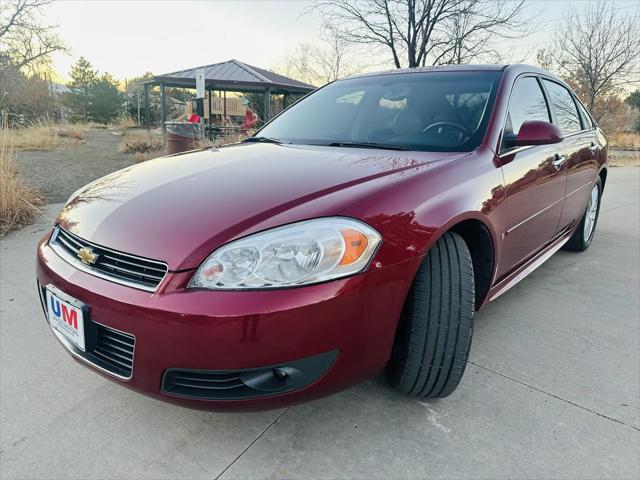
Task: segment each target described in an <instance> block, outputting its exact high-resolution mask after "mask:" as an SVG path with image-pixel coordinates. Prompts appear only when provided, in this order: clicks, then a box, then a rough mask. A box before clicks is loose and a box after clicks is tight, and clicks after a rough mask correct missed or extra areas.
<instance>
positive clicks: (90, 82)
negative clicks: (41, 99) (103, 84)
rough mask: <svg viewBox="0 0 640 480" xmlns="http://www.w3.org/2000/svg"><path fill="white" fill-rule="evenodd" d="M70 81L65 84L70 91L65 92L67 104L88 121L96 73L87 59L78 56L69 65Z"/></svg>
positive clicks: (96, 78)
mask: <svg viewBox="0 0 640 480" xmlns="http://www.w3.org/2000/svg"><path fill="white" fill-rule="evenodd" d="M70 76H71V82H69V83H68V84H67V87H68V88H69V90H70V92H69V93H68V94H67V103H68V105H69V106H70V107H71V108H72V109H73V110H74V111H76V112H78V113H79V115H80V117H81V118H82V119H84V121H85V122H88V121H89V109H90V106H91V102H92V100H93V89H94V87H95V85H96V82H97V81H98V73H97V72H96V71H95V70H94V69H93V66H92V65H91V63H89V61H88V60H87V59H85V58H84V57H80V60H78V61H77V62H76V64H75V65H74V66H73V67H71V73H70Z"/></svg>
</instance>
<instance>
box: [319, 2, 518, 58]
mask: <svg viewBox="0 0 640 480" xmlns="http://www.w3.org/2000/svg"><path fill="white" fill-rule="evenodd" d="M523 4H524V0H318V1H317V2H316V3H315V5H314V7H313V8H314V9H317V10H318V11H320V13H321V14H322V17H323V22H324V27H325V28H327V29H328V30H330V31H332V32H334V34H335V35H336V36H337V37H338V38H340V39H342V40H344V41H345V42H347V43H349V44H356V45H368V46H371V47H374V48H380V49H383V50H386V51H388V52H389V53H390V54H391V57H392V59H393V63H394V65H395V66H396V68H401V67H402V66H403V65H406V66H408V67H417V66H422V65H426V64H428V63H430V64H434V65H435V64H442V63H466V62H468V61H470V60H473V59H475V58H478V57H479V56H482V55H484V54H488V53H491V52H495V50H494V49H493V47H492V45H493V42H494V41H495V39H496V38H500V37H508V36H513V35H515V34H516V33H517V32H518V31H520V30H521V29H523V27H524V24H525V22H524V19H523V14H522V9H521V7H522V5H523Z"/></svg>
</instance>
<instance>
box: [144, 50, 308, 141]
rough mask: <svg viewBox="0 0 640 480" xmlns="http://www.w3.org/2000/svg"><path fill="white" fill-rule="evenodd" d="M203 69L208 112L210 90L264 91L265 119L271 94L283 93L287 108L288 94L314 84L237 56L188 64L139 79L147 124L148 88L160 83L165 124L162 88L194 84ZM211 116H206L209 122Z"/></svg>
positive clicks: (164, 114) (193, 85)
mask: <svg viewBox="0 0 640 480" xmlns="http://www.w3.org/2000/svg"><path fill="white" fill-rule="evenodd" d="M200 70H204V77H205V90H206V91H207V92H208V98H209V112H211V96H212V92H213V91H219V92H238V93H264V117H265V118H264V120H265V121H266V120H269V118H271V96H272V95H283V96H284V107H285V108H286V106H287V102H288V99H289V97H290V96H291V95H298V96H299V95H305V94H307V93H309V92H311V91H313V90H314V89H315V88H316V87H314V86H313V85H309V84H307V83H304V82H300V81H298V80H294V79H292V78H289V77H285V76H284V75H279V74H277V73H274V72H270V71H269V70H265V69H263V68H258V67H254V66H252V65H248V64H246V63H243V62H240V61H238V60H229V61H226V62H221V63H214V64H212V65H206V66H204V67H194V68H188V69H186V70H180V71H177V72H171V73H165V74H163V75H157V76H154V77H153V78H151V79H149V80H146V81H143V82H141V84H142V85H144V92H145V96H144V98H145V103H144V104H145V120H146V124H147V128H149V127H150V123H151V122H150V106H149V88H150V87H152V86H159V87H160V118H161V123H162V128H163V130H164V128H165V121H166V107H165V101H166V96H165V88H166V87H174V88H192V89H195V88H196V72H197V71H200ZM210 121H211V119H210V118H209V122H210Z"/></svg>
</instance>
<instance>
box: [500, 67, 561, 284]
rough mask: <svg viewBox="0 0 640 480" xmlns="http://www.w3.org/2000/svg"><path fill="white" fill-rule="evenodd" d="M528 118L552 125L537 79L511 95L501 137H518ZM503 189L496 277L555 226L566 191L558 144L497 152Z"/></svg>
mask: <svg viewBox="0 0 640 480" xmlns="http://www.w3.org/2000/svg"><path fill="white" fill-rule="evenodd" d="M527 120H543V121H546V122H550V121H551V112H550V110H549V106H548V103H547V99H546V97H545V94H544V91H543V89H542V87H541V85H540V80H539V79H538V78H537V77H536V76H533V75H532V76H524V77H519V78H518V79H517V80H516V83H515V84H514V86H513V89H512V91H511V97H510V100H509V107H508V113H507V119H506V121H505V125H504V127H503V133H502V138H503V139H504V138H505V136H507V135H508V134H516V135H517V134H518V131H519V130H520V126H521V125H522V124H523V123H524V122H525V121H527ZM499 160H500V165H501V166H502V171H503V175H504V185H505V204H504V211H505V220H506V221H505V227H506V228H505V231H504V232H502V234H501V236H502V254H501V258H500V260H499V263H498V277H502V276H504V275H506V274H507V273H509V272H510V271H511V270H513V269H514V268H516V267H517V266H518V265H520V264H522V263H523V262H524V261H525V260H526V259H527V258H529V257H531V256H532V255H533V254H534V253H535V252H536V251H538V250H539V249H541V248H542V247H543V246H544V245H545V244H547V243H549V242H550V241H551V240H552V239H553V237H554V235H555V233H556V231H557V227H558V221H559V219H560V214H561V212H562V204H563V201H564V193H565V169H564V164H565V163H566V162H565V161H564V160H565V152H564V146H563V145H562V143H557V144H552V145H537V146H527V147H515V148H507V147H506V145H505V142H504V141H503V143H502V145H501V147H500V152H499Z"/></svg>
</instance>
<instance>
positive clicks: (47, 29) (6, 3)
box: [0, 0, 66, 72]
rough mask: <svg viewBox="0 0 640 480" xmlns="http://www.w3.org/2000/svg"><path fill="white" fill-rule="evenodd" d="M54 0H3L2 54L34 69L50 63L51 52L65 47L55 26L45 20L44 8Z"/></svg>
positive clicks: (0, 13) (0, 15)
mask: <svg viewBox="0 0 640 480" xmlns="http://www.w3.org/2000/svg"><path fill="white" fill-rule="evenodd" d="M52 1H53V0H1V1H0V56H2V57H3V58H4V59H5V61H8V62H10V63H11V64H12V65H13V66H14V67H16V68H18V69H22V70H26V71H31V72H33V71H34V70H37V69H38V68H39V67H42V66H45V65H47V64H48V63H49V61H50V59H51V54H52V53H54V52H58V51H65V50H66V48H65V46H64V44H63V43H62V41H61V40H60V38H59V37H58V35H57V34H56V32H55V29H56V27H55V26H52V25H43V24H42V19H41V11H42V9H43V8H44V7H46V6H48V5H50V4H51V3H52Z"/></svg>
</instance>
